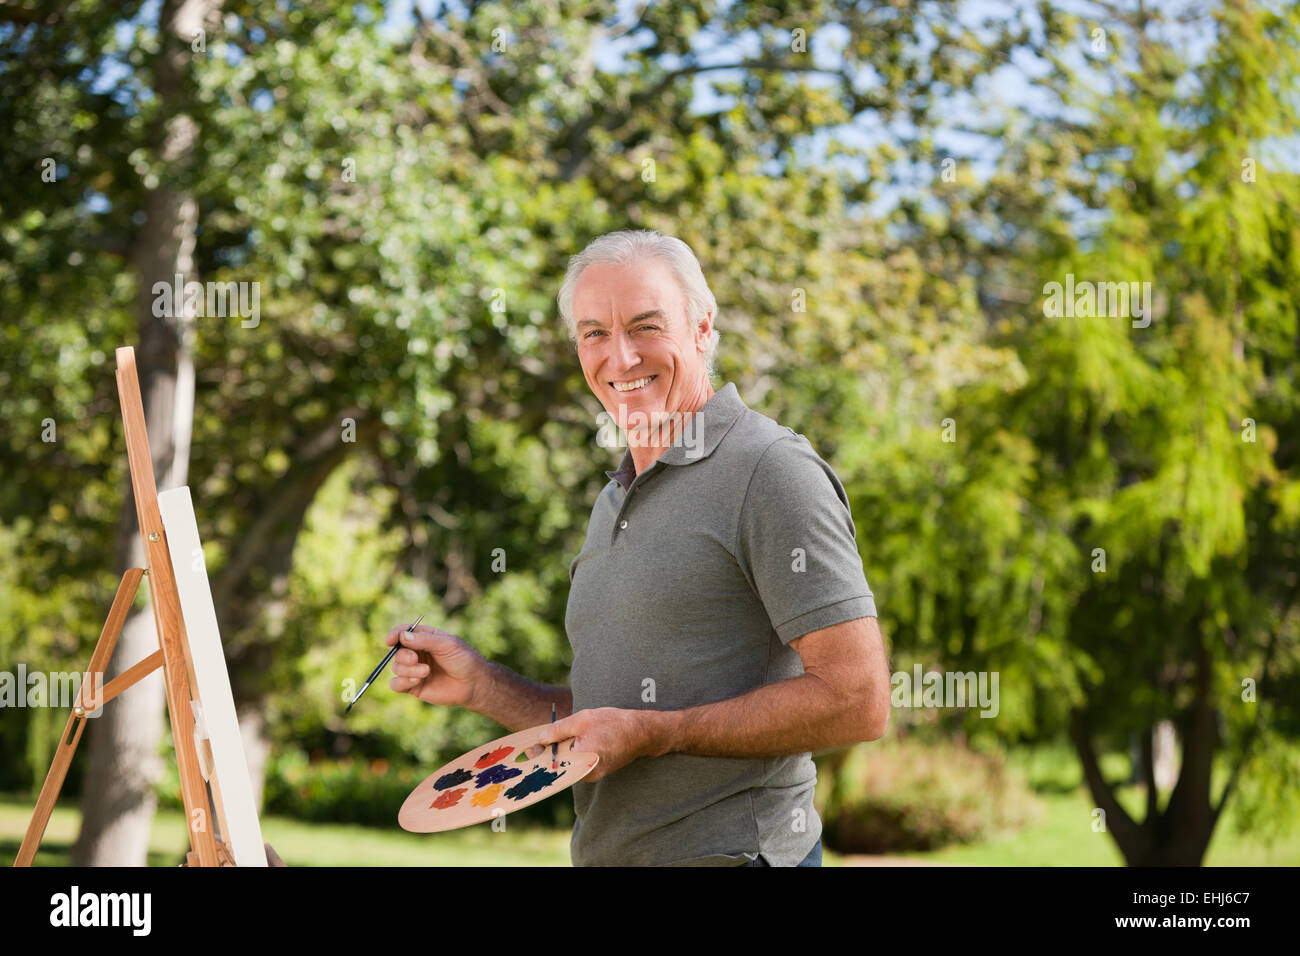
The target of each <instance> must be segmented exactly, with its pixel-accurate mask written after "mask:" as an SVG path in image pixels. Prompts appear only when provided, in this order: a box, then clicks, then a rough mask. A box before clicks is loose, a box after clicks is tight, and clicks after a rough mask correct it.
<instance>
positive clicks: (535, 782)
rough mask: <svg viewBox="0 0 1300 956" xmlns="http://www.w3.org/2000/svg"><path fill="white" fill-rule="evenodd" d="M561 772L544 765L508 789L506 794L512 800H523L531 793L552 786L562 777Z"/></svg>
mask: <svg viewBox="0 0 1300 956" xmlns="http://www.w3.org/2000/svg"><path fill="white" fill-rule="evenodd" d="M560 776H561V774H558V773H551V771H549V770H547V769H545V768H544V767H538V768H537V769H536V770H534V771H533V772H532V773H530V774H529V775H528V776H526V777H524V779H523V780H520V781H519V782H518V783H517V784H515V785H514V786H513V787H511V788H510V789H509V790H507V791H506V796H507V797H509V798H510V799H511V800H522V799H523V798H524V797H527V796H529V795H531V794H534V793H537V792H538V791H539V790H541V789H543V788H544V787H548V786H550V785H551V784H552V783H554V782H555V781H556V780H559V779H560Z"/></svg>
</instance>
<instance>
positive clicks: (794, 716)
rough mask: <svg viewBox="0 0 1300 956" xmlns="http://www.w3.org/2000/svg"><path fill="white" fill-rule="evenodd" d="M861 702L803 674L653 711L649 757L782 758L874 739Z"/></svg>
mask: <svg viewBox="0 0 1300 956" xmlns="http://www.w3.org/2000/svg"><path fill="white" fill-rule="evenodd" d="M861 713H862V708H861V707H860V706H859V702H857V701H853V700H849V699H847V698H846V697H844V696H843V695H842V694H837V693H836V692H835V691H833V690H832V689H831V687H830V685H828V684H827V683H826V682H825V681H823V680H822V679H821V678H819V677H816V676H814V675H812V674H803V675H801V676H799V677H793V678H791V679H789V680H783V681H778V682H777V683H775V684H766V685H764V686H762V687H758V688H755V689H754V690H751V691H749V692H748V693H745V694H741V695H740V696H738V697H732V698H729V699H727V700H720V701H718V702H716V703H712V704H700V705H699V706H696V707H687V708H685V709H684V710H663V711H648V712H647V719H648V720H649V726H650V729H651V736H652V741H651V744H650V752H649V754H647V756H661V755H662V754H666V753H674V752H677V753H686V754H693V755H695V756H699V757H781V756H785V755H787V754H799V753H808V752H816V751H819V750H828V749H830V748H833V747H841V746H844V745H846V744H852V743H856V742H858V741H860V740H867V739H871V738H870V735H869V733H868V732H867V731H866V730H865V729H864V726H863V723H862V719H861Z"/></svg>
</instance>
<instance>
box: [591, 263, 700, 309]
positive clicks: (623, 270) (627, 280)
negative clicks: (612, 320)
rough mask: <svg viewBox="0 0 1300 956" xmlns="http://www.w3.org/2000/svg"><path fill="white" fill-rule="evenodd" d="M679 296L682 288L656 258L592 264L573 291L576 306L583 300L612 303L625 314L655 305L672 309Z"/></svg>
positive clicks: (593, 304) (602, 306) (596, 306)
mask: <svg viewBox="0 0 1300 956" xmlns="http://www.w3.org/2000/svg"><path fill="white" fill-rule="evenodd" d="M594 270H600V271H599V272H595V271H594ZM589 280H590V281H589ZM610 280H612V282H613V284H612V286H611V284H610ZM680 297H681V289H680V288H679V286H678V284H677V279H676V277H675V276H674V275H673V272H672V270H671V269H669V268H668V267H667V265H666V264H664V263H662V262H658V261H655V260H649V261H642V262H630V263H605V262H599V263H592V264H591V265H589V266H588V267H587V268H586V269H584V270H582V274H581V275H579V276H578V283H577V286H576V288H575V289H574V293H573V301H574V305H575V306H576V305H578V304H579V303H582V304H585V305H588V306H590V307H592V308H594V309H599V310H604V309H606V308H608V307H609V306H611V305H612V306H614V307H615V308H616V309H617V311H618V312H619V313H621V314H624V315H637V314H639V313H642V312H645V311H647V310H649V309H656V308H658V309H664V310H669V309H675V308H677V306H678V305H679V304H680Z"/></svg>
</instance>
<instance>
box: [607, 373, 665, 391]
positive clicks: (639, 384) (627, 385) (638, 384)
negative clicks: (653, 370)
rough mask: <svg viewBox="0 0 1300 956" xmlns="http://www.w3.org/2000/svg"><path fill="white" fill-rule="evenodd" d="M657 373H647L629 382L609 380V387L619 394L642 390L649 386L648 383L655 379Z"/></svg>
mask: <svg viewBox="0 0 1300 956" xmlns="http://www.w3.org/2000/svg"><path fill="white" fill-rule="evenodd" d="M658 377H659V376H658V375H647V376H646V377H645V378H638V379H636V380H634V381H631V382H610V383H609V384H610V387H611V388H613V389H614V391H616V392H618V393H619V394H620V395H629V394H632V393H633V392H643V391H645V390H646V389H647V388H649V387H650V383H651V382H653V381H654V380H655V379H657V378H658Z"/></svg>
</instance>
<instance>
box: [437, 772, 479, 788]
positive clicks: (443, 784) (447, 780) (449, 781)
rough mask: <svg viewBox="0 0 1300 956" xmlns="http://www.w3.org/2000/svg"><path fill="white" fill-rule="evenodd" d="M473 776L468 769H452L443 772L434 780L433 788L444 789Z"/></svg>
mask: <svg viewBox="0 0 1300 956" xmlns="http://www.w3.org/2000/svg"><path fill="white" fill-rule="evenodd" d="M473 776H474V775H473V774H472V773H470V772H469V771H468V770H453V771H452V772H451V773H444V774H443V775H442V776H441V777H439V778H438V779H437V780H435V781H434V784H433V789H435V790H446V789H448V788H450V787H454V786H456V784H458V783H464V782H465V781H466V780H468V779H470V778H471V777H473Z"/></svg>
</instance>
